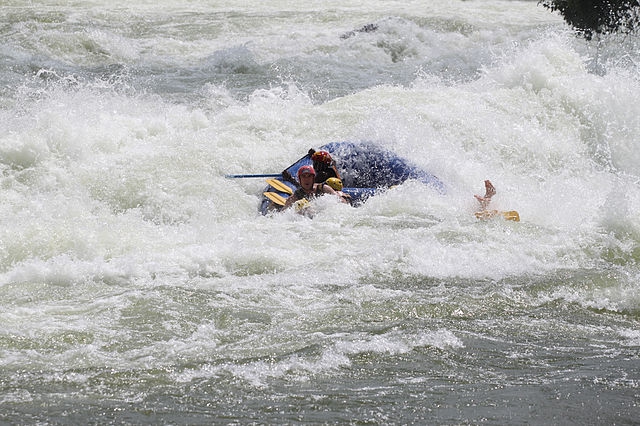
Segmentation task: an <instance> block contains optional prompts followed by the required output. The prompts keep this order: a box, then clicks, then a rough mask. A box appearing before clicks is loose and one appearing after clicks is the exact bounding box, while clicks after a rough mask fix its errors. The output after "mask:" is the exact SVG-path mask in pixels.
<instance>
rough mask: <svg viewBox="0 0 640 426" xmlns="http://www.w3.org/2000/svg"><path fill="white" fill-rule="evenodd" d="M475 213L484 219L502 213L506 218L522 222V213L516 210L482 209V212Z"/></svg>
mask: <svg viewBox="0 0 640 426" xmlns="http://www.w3.org/2000/svg"><path fill="white" fill-rule="evenodd" d="M475 215H476V217H477V218H478V219H482V220H486V219H491V218H493V217H496V216H498V215H500V216H502V217H503V218H504V219H505V220H512V221H514V222H520V215H519V214H518V212H517V211H515V210H509V211H506V212H503V211H499V210H482V211H480V212H476V213H475Z"/></svg>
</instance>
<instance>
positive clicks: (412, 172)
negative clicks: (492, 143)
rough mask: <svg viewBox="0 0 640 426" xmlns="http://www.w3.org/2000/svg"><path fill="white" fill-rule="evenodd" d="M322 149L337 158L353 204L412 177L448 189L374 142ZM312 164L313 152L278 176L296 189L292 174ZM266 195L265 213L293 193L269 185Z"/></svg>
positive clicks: (261, 204)
mask: <svg viewBox="0 0 640 426" xmlns="http://www.w3.org/2000/svg"><path fill="white" fill-rule="evenodd" d="M319 150H323V151H327V152H329V153H330V154H331V156H332V157H333V159H334V160H335V162H336V167H337V169H338V172H339V173H340V178H341V179H342V184H343V186H344V187H343V189H342V192H344V193H345V194H348V195H350V196H351V199H352V200H353V205H358V204H361V203H362V202H364V201H365V200H366V199H367V198H369V197H370V196H372V195H374V194H375V193H376V192H377V191H379V190H381V189H387V188H389V187H391V186H394V185H400V184H401V183H403V182H405V181H406V180H409V179H414V180H417V181H420V182H423V183H424V184H426V185H429V186H431V187H432V188H433V189H435V190H436V191H438V192H439V193H441V194H444V192H445V188H444V184H443V183H442V181H440V179H438V178H437V177H436V176H434V175H432V174H431V173H428V172H426V171H424V170H422V169H419V168H418V167H415V166H413V165H411V164H409V163H408V162H407V161H406V160H404V159H403V158H400V157H398V156H397V155H395V154H393V153H391V152H389V151H386V150H383V149H381V148H380V147H377V146H375V145H373V144H368V143H353V142H332V143H329V144H327V145H324V146H321V147H320V148H319ZM310 164H312V161H311V154H307V155H305V156H304V157H302V158H301V159H299V160H298V161H296V162H295V163H294V164H292V165H291V166H289V167H288V168H287V169H285V170H284V171H283V173H282V175H280V176H278V177H275V178H274V179H276V180H278V181H279V182H281V183H282V184H284V185H286V186H287V187H288V188H289V189H290V190H291V191H295V190H296V189H297V182H296V181H295V178H291V177H295V176H297V174H298V169H299V168H300V167H302V166H305V165H310ZM264 194H265V195H263V199H262V202H261V203H260V212H261V213H262V214H267V213H269V212H273V211H278V210H279V209H280V208H281V207H280V206H278V205H277V204H276V203H274V202H273V201H272V199H273V198H274V195H275V196H276V197H275V198H278V197H281V198H284V199H286V198H287V197H288V196H289V195H288V194H287V193H286V192H284V191H281V190H278V189H277V188H276V187H274V186H273V185H269V186H268V187H267V188H266V189H265V190H264Z"/></svg>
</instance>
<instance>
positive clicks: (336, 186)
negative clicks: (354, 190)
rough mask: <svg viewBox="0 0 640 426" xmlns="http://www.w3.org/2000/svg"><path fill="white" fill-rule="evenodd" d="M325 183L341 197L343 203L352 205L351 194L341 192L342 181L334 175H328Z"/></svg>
mask: <svg viewBox="0 0 640 426" xmlns="http://www.w3.org/2000/svg"><path fill="white" fill-rule="evenodd" d="M326 184H327V185H329V186H330V187H331V188H333V190H334V191H336V194H338V196H339V197H340V198H342V199H343V200H344V202H345V203H347V204H351V205H353V200H352V199H351V195H349V194H345V193H344V192H342V181H341V180H340V179H338V178H336V177H330V178H329V179H327V182H326Z"/></svg>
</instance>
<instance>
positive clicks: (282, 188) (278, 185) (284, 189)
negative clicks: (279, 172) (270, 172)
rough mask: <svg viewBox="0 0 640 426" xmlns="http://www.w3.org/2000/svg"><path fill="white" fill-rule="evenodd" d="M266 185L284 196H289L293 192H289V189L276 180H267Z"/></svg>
mask: <svg viewBox="0 0 640 426" xmlns="http://www.w3.org/2000/svg"><path fill="white" fill-rule="evenodd" d="M267 183H268V184H269V185H271V186H273V187H274V188H275V189H277V190H278V191H280V192H284V193H285V194H289V195H292V194H293V191H292V190H291V188H289V187H288V186H287V185H285V184H284V183H282V182H280V181H279V180H278V179H267Z"/></svg>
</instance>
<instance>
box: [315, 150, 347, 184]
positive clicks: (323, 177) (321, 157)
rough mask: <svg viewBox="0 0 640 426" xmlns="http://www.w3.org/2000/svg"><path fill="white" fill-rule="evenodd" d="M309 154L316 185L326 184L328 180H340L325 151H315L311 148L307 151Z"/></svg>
mask: <svg viewBox="0 0 640 426" xmlns="http://www.w3.org/2000/svg"><path fill="white" fill-rule="evenodd" d="M309 154H311V161H313V169H314V170H315V171H316V177H315V181H316V183H322V182H326V181H327V179H329V178H337V179H340V174H339V173H338V169H337V168H336V163H335V161H333V158H331V154H329V153H328V152H327V151H315V150H314V149H313V148H311V149H310V150H309Z"/></svg>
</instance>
